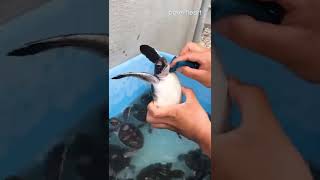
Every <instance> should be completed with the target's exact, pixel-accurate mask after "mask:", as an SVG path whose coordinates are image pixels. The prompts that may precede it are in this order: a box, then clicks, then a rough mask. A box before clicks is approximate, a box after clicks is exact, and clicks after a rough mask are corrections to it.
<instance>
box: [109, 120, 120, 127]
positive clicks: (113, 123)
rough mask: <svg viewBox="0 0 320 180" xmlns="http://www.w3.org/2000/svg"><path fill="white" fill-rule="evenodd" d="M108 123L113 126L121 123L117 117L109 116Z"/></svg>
mask: <svg viewBox="0 0 320 180" xmlns="http://www.w3.org/2000/svg"><path fill="white" fill-rule="evenodd" d="M109 123H110V125H111V126H114V127H116V126H119V125H120V124H121V122H120V120H119V119H117V118H111V119H110V120H109Z"/></svg>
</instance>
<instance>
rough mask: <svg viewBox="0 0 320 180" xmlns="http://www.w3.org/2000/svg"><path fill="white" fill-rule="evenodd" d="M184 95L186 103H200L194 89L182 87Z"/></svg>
mask: <svg viewBox="0 0 320 180" xmlns="http://www.w3.org/2000/svg"><path fill="white" fill-rule="evenodd" d="M181 91H182V94H184V95H185V96H186V102H192V103H193V102H198V100H197V98H196V95H195V94H194V92H193V90H192V89H189V88H186V87H181Z"/></svg>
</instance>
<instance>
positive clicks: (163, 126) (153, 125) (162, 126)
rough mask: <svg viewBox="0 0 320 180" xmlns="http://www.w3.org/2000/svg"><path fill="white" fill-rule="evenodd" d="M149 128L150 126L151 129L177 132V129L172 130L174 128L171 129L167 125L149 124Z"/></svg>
mask: <svg viewBox="0 0 320 180" xmlns="http://www.w3.org/2000/svg"><path fill="white" fill-rule="evenodd" d="M151 126H152V127H153V128H158V129H169V130H171V131H175V132H177V129H176V128H174V127H172V126H170V125H168V124H162V123H153V124H151Z"/></svg>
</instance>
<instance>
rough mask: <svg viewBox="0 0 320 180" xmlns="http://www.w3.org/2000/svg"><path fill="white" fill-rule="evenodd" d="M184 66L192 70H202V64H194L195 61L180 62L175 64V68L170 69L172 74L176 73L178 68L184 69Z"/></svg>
mask: <svg viewBox="0 0 320 180" xmlns="http://www.w3.org/2000/svg"><path fill="white" fill-rule="evenodd" d="M175 58H176V57H174V58H173V59H175ZM182 66H188V67H190V68H193V69H199V68H200V64H199V63H197V62H193V61H179V62H177V63H176V64H175V66H174V67H172V68H170V72H175V71H176V70H177V69H178V68H180V67H182Z"/></svg>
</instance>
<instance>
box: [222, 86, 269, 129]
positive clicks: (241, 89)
mask: <svg viewBox="0 0 320 180" xmlns="http://www.w3.org/2000/svg"><path fill="white" fill-rule="evenodd" d="M228 86H229V94H230V96H231V98H232V100H233V101H235V103H236V104H237V105H238V106H239V110H240V112H241V117H242V123H243V126H253V127H254V128H257V127H259V126H260V127H265V125H266V123H270V122H271V123H274V122H275V117H274V116H273V113H272V109H271V106H270V104H269V102H268V100H267V97H266V95H265V93H264V92H263V90H262V89H260V88H258V87H255V86H249V85H244V84H241V83H240V82H238V81H236V80H229V81H228Z"/></svg>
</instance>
